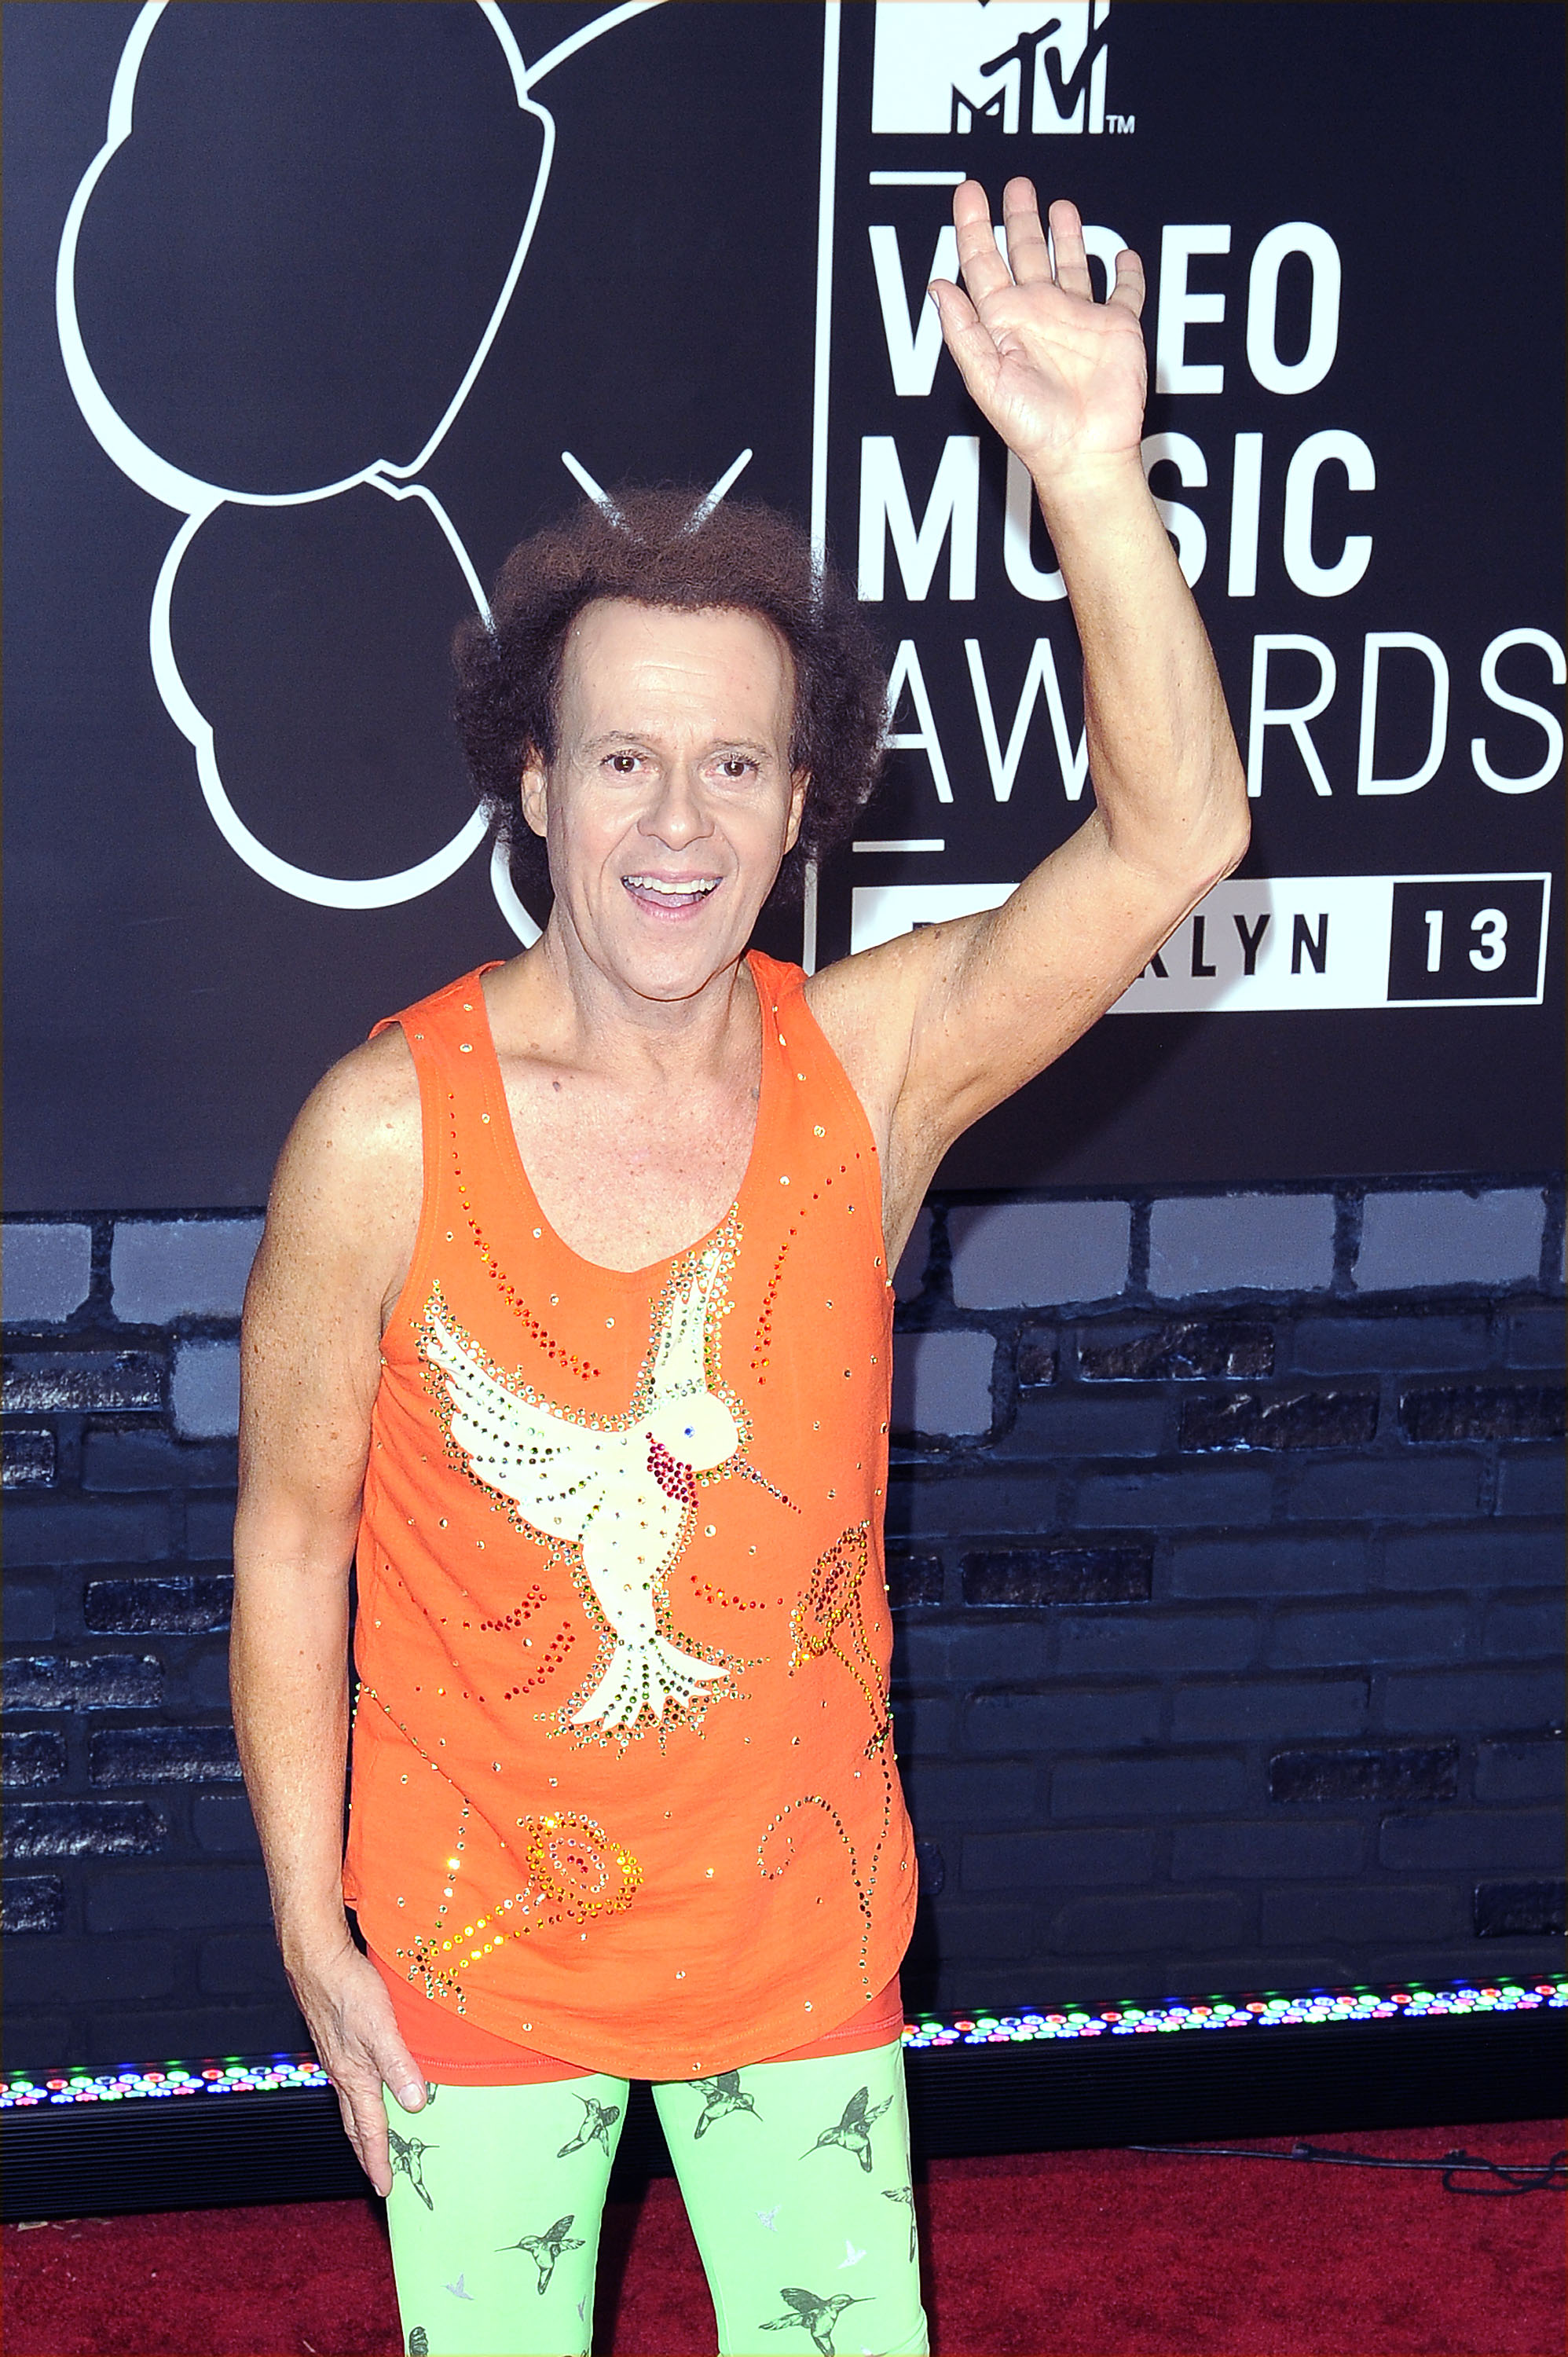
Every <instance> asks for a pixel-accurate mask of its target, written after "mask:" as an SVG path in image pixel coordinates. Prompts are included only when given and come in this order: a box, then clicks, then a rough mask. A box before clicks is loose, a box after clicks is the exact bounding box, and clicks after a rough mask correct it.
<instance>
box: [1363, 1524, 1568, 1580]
mask: <svg viewBox="0 0 1568 2357" xmlns="http://www.w3.org/2000/svg"><path fill="white" fill-rule="evenodd" d="M1562 1569H1563V1537H1562V1534H1561V1532H1558V1531H1500V1530H1498V1529H1497V1528H1496V1527H1495V1526H1494V1525H1489V1524H1487V1523H1478V1524H1476V1525H1474V1526H1472V1527H1471V1528H1470V1529H1468V1530H1458V1531H1392V1532H1391V1533H1390V1534H1389V1536H1388V1537H1387V1538H1386V1539H1385V1540H1384V1542H1383V1558H1382V1584H1383V1586H1384V1587H1470V1588H1475V1587H1542V1586H1545V1585H1546V1584H1547V1583H1548V1582H1550V1581H1552V1580H1555V1579H1557V1578H1559V1577H1561V1576H1562Z"/></svg>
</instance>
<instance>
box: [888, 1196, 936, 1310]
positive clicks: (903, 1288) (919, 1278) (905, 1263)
mask: <svg viewBox="0 0 1568 2357" xmlns="http://www.w3.org/2000/svg"><path fill="white" fill-rule="evenodd" d="M930 1257H931V1214H930V1210H929V1206H928V1205H924V1204H922V1206H921V1208H920V1209H919V1211H917V1212H916V1214H915V1224H914V1226H913V1227H912V1228H911V1229H910V1231H909V1241H908V1243H907V1244H906V1245H905V1247H904V1249H903V1251H902V1252H901V1253H900V1254H899V1255H898V1265H897V1268H895V1270H894V1272H893V1294H894V1298H895V1299H896V1300H897V1301H913V1300H914V1298H915V1297H916V1295H917V1294H918V1293H919V1292H921V1291H922V1290H923V1289H924V1286H925V1282H926V1265H927V1263H928V1262H929V1259H930Z"/></svg>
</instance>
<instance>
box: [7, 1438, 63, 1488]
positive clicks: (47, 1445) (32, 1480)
mask: <svg viewBox="0 0 1568 2357" xmlns="http://www.w3.org/2000/svg"><path fill="white" fill-rule="evenodd" d="M0 1439H3V1442H4V1449H3V1464H4V1470H3V1472H0V1483H3V1486H4V1487H5V1489H7V1490H48V1489H50V1488H52V1486H53V1483H54V1478H55V1437H54V1434H53V1433H52V1432H51V1431H50V1430H49V1429H48V1426H27V1425H22V1426H16V1425H10V1426H6V1429H5V1433H4V1435H3V1436H0Z"/></svg>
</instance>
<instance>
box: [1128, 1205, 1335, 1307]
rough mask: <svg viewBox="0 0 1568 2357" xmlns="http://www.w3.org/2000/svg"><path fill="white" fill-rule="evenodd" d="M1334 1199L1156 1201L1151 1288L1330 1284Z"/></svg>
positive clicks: (1227, 1289) (1276, 1289)
mask: <svg viewBox="0 0 1568 2357" xmlns="http://www.w3.org/2000/svg"><path fill="white" fill-rule="evenodd" d="M1333 1276H1334V1198H1333V1197H1332V1195H1186V1196H1174V1197H1171V1198H1169V1199H1168V1200H1165V1201H1163V1202H1158V1203H1155V1206H1154V1207H1153V1210H1152V1211H1151V1214H1150V1221H1149V1290H1150V1292H1151V1293H1153V1294H1155V1295H1163V1296H1165V1297H1176V1296H1179V1295H1182V1294H1191V1293H1236V1292H1240V1291H1242V1290H1262V1291H1264V1292H1269V1293H1301V1292H1309V1291H1313V1290H1315V1289H1318V1288H1321V1287H1323V1286H1327V1285H1329V1284H1330V1283H1332V1281H1333Z"/></svg>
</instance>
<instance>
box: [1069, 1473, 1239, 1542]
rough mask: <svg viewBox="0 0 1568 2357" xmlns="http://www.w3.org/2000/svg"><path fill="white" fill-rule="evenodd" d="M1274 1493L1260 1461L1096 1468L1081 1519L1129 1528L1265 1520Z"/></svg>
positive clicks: (1084, 1488) (1083, 1491) (1085, 1489)
mask: <svg viewBox="0 0 1568 2357" xmlns="http://www.w3.org/2000/svg"><path fill="white" fill-rule="evenodd" d="M1272 1495H1273V1490H1272V1480H1271V1476H1270V1475H1269V1474H1268V1473H1267V1472H1266V1471H1264V1470H1263V1469H1262V1468H1261V1467H1259V1468H1254V1467H1251V1466H1241V1465H1226V1466H1219V1465H1206V1466H1204V1467H1203V1468H1202V1469H1201V1470H1200V1469H1197V1468H1196V1467H1193V1468H1190V1469H1189V1468H1187V1467H1184V1468H1183V1469H1181V1470H1180V1471H1160V1472H1149V1473H1095V1474H1091V1475H1090V1477H1089V1478H1088V1479H1087V1480H1084V1481H1083V1482H1081V1483H1080V1484H1079V1492H1078V1510H1077V1520H1078V1521H1079V1523H1087V1524H1093V1525H1096V1526H1105V1525H1120V1526H1121V1527H1122V1529H1125V1530H1160V1529H1169V1528H1171V1527H1173V1526H1175V1527H1180V1526H1181V1525H1183V1524H1186V1525H1187V1526H1191V1525H1194V1524H1198V1525H1201V1524H1203V1523H1219V1524H1222V1525H1223V1524H1227V1523H1230V1524H1235V1523H1264V1522H1267V1520H1268V1518H1269V1506H1270V1501H1271V1498H1272Z"/></svg>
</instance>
